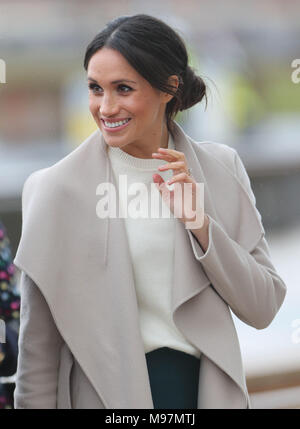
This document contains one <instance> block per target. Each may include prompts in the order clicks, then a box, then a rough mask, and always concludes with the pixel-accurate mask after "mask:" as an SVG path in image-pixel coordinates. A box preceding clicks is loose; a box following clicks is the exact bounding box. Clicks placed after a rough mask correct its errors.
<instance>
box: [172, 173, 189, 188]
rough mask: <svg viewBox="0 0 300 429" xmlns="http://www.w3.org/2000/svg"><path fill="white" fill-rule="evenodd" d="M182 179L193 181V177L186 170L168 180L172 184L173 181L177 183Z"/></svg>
mask: <svg viewBox="0 0 300 429" xmlns="http://www.w3.org/2000/svg"><path fill="white" fill-rule="evenodd" d="M181 181H184V182H189V183H193V180H192V179H191V177H190V176H189V175H188V174H187V173H186V172H184V173H180V174H176V176H173V177H172V179H170V180H168V181H167V184H168V185H170V184H171V183H176V182H181Z"/></svg>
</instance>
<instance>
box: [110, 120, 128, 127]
mask: <svg viewBox="0 0 300 429" xmlns="http://www.w3.org/2000/svg"><path fill="white" fill-rule="evenodd" d="M127 122H129V119H125V120H124V121H119V122H106V121H104V124H105V126H106V127H109V128H115V127H119V126H120V125H124V124H126V123H127Z"/></svg>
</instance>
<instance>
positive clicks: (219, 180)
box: [14, 15, 286, 409]
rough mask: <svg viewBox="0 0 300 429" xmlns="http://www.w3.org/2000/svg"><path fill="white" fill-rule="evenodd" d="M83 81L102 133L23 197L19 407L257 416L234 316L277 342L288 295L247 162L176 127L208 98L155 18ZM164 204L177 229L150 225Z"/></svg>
mask: <svg viewBox="0 0 300 429" xmlns="http://www.w3.org/2000/svg"><path fill="white" fill-rule="evenodd" d="M84 67H85V69H86V71H87V81H88V86H89V102H90V111H91V114H92V115H93V118H94V120H95V122H96V123H97V125H98V129H97V130H96V131H95V132H94V133H93V134H92V135H90V136H89V137H88V138H87V139H86V140H85V141H84V142H83V143H82V144H81V145H80V146H79V147H78V148H76V149H75V150H74V151H73V152H72V153H70V154H69V155H68V156H67V157H65V158H64V159H62V160H61V161H60V162H58V163H56V164H54V165H53V166H51V167H49V168H46V169H43V170H39V171H37V172H35V173H33V174H32V175H31V176H30V177H29V178H28V179H27V180H26V183H25V185H24V189H23V196H22V199H23V226H22V237H21V240H20V243H19V247H18V251H17V255H16V258H15V261H14V262H15V264H16V265H17V266H18V267H19V268H20V270H21V271H22V274H21V282H20V288H21V294H22V307H21V330H20V341H19V348H20V354H19V361H18V370H17V383H16V391H15V406H16V408H157V409H161V408H251V404H250V401H249V395H248V392H247V386H246V382H245V374H244V369H243V364H242V359H241V353H240V348H239V342H238V338H237V334H236V331H235V327H234V323H233V320H232V317H231V314H230V309H231V310H232V311H233V312H234V313H235V314H236V315H237V316H238V317H239V318H240V319H241V320H243V321H244V322H245V323H247V324H248V325H250V326H253V327H254V328H256V329H264V328H266V327H267V326H268V325H269V324H270V323H271V321H272V320H273V319H274V317H275V315H276V313H277V312H278V310H279V308H280V306H281V304H282V302H283V300H284V297H285V294H286V286H285V284H284V283H283V281H282V279H281V278H280V277H279V276H278V274H277V273H276V271H275V268H274V266H273V265H272V263H271V261H270V256H269V250H268V245H267V243H266V240H265V238H264V228H263V225H262V222H261V217H260V214H259V212H258V211H257V209H256V207H255V197H254V195H253V192H252V190H251V186H250V181H249V178H248V176H247V173H246V171H245V168H244V166H243V164H242V162H241V160H240V158H239V156H238V154H237V152H236V151H235V150H233V149H231V148H229V147H228V146H225V145H223V144H217V143H196V142H194V141H193V140H192V139H191V138H190V137H189V136H187V135H186V134H185V133H184V131H183V130H182V128H181V127H180V126H179V125H178V124H177V122H176V121H174V120H173V117H174V115H175V114H176V113H177V112H178V110H185V109H188V108H189V107H191V106H193V105H194V104H196V103H198V102H200V101H201V100H202V99H203V97H204V96H205V95H206V87H205V84H204V82H203V81H202V79H201V78H200V77H199V76H196V75H195V74H194V72H193V71H192V69H191V68H190V67H189V65H188V56H187V51H186V48H185V46H184V43H183V41H182V40H181V39H180V37H179V36H178V35H177V34H176V32H174V30H173V29H171V28H170V27H169V26H168V25H166V24H165V23H163V22H162V21H160V20H159V19H156V18H154V17H151V16H148V15H135V16H124V17H120V18H117V19H115V20H113V21H112V22H110V23H108V24H107V25H106V27H105V28H104V29H103V31H101V32H100V33H99V34H97V35H96V37H95V38H94V39H93V40H92V41H91V43H90V44H89V45H88V47H87V50H86V53H85V59H84ZM160 166H163V167H162V168H160ZM170 179H172V181H173V183H175V184H174V185H173V186H174V189H173V190H172V189H171V188H170V187H169V186H168V184H167V183H166V181H169V180H170ZM138 184H139V185H141V186H140V188H139V189H138V190H139V191H140V193H139V197H140V198H139V201H138V204H137V205H135V203H136V202H137V200H135V201H134V200H131V201H130V204H128V201H127V197H128V194H130V195H135V193H136V190H137V187H136V185H138ZM153 184H155V185H154V186H152V185H153ZM183 184H188V185H190V187H189V188H188V190H190V191H191V192H190V193H189V192H188V191H187V194H185V192H186V190H185V189H183V186H182V185H183ZM198 184H204V207H203V205H202V206H199V205H198V203H199V199H200V198H198V197H199V195H200V196H201V193H200V194H199V193H198V191H197V189H199V186H200V185H199V186H198ZM131 186H133V188H131V191H130V187H131ZM128 187H129V189H128ZM176 189H177V192H175V191H176ZM178 189H179V190H183V191H184V192H183V193H181V192H178ZM149 191H150V195H151V199H152V200H151V202H152V201H153V200H154V199H155V198H157V196H158V197H159V198H160V197H162V198H161V199H160V200H163V201H164V204H163V207H164V208H167V209H168V210H169V211H168V213H169V214H170V215H171V216H169V217H166V216H165V217H163V216H159V217H156V218H155V216H149V215H148V216H144V217H139V218H137V217H138V216H136V214H137V212H138V209H137V206H138V205H139V207H141V206H143V207H147V204H146V203H147V202H148V197H149ZM104 194H105V196H104V199H103V198H102V197H103V195H104ZM185 195H187V196H188V197H189V200H188V199H187V200H186V199H185ZM99 196H101V199H100V197H99ZM156 201H157V200H156ZM186 201H190V203H192V204H193V205H192V209H193V210H195V207H197V208H196V210H195V211H194V212H193V211H192V213H191V212H189V211H188V208H187V207H186V204H187V203H186ZM180 203H182V205H183V206H184V209H186V208H187V210H184V211H180V212H179V211H177V209H176V207H179V206H180ZM116 208H117V209H118V211H115V209H116ZM127 209H128V212H127ZM107 210H108V211H107ZM126 212H127V213H126ZM187 212H188V213H189V215H188V216H187V215H186V213H187ZM116 213H117V216H116V215H115V214H116ZM174 214H176V216H175V215H174ZM172 215H173V216H172ZM177 215H178V216H177Z"/></svg>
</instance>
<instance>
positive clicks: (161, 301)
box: [107, 133, 201, 357]
mask: <svg viewBox="0 0 300 429" xmlns="http://www.w3.org/2000/svg"><path fill="white" fill-rule="evenodd" d="M168 148H170V149H175V146H174V142H173V139H172V136H171V134H170V133H169V141H168ZM107 153H108V156H109V159H110V162H111V166H112V170H113V174H114V177H115V181H116V184H117V186H119V176H120V175H126V179H127V188H128V189H129V187H130V186H131V185H132V184H134V183H142V184H144V185H146V188H138V189H135V190H133V193H132V194H130V195H129V196H127V203H126V197H125V196H124V194H120V196H119V200H120V209H121V210H122V213H123V214H125V212H124V210H125V206H126V204H127V207H128V208H129V206H130V204H131V202H132V201H133V200H135V201H137V200H138V201H139V203H137V202H136V204H134V206H135V207H136V210H137V211H138V210H139V209H140V208H141V204H146V203H147V200H148V208H149V210H147V212H146V213H147V216H146V217H144V218H141V217H139V218H133V217H132V215H131V213H132V212H129V211H128V215H127V216H125V217H124V223H125V229H126V232H127V237H128V244H129V249H130V253H131V259H132V266H133V272H134V281H135V288H136V295H137V302H138V306H139V320H140V330H141V335H142V338H143V342H144V347H145V353H147V352H150V351H152V350H155V349H157V348H159V347H170V348H173V349H177V350H181V351H183V352H185V353H189V354H191V355H194V356H196V357H200V354H201V353H200V351H199V350H198V349H197V348H195V347H194V346H193V345H192V344H191V343H190V342H189V341H188V340H187V339H186V338H185V337H184V336H183V334H182V333H181V332H180V331H179V330H178V329H177V328H176V326H175V324H174V322H173V319H172V312H171V289H172V283H173V264H174V236H175V222H179V220H178V219H176V218H175V217H174V215H173V213H171V212H170V210H169V208H168V206H167V204H166V203H165V202H164V201H163V200H162V198H161V196H160V193H159V191H158V189H157V188H156V187H155V185H152V186H151V183H153V178H152V175H153V174H154V173H158V174H160V175H161V177H162V178H163V179H164V180H165V181H166V180H168V179H170V178H171V177H172V176H173V171H172V170H168V171H163V172H160V171H159V170H157V168H158V166H160V165H163V164H165V163H166V161H164V160H159V159H153V158H151V159H142V158H136V157H133V156H131V155H129V154H127V153H126V152H124V151H123V150H122V149H120V148H118V147H111V146H108V149H107ZM151 188H152V189H153V193H154V194H155V193H156V197H157V199H158V201H159V204H160V208H161V209H160V212H159V217H157V218H154V217H152V215H151V212H150V208H151V200H150V189H151ZM162 205H164V209H163V212H162ZM143 207H147V206H145V205H144V206H143ZM162 213H164V214H163V215H162ZM166 213H167V214H168V216H166ZM199 328H200V327H199Z"/></svg>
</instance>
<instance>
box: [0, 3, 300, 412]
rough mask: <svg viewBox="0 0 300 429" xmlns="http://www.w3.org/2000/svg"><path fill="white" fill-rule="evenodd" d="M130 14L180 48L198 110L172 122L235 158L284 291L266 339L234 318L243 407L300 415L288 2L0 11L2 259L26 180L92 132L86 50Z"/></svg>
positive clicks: (17, 222)
mask: <svg viewBox="0 0 300 429" xmlns="http://www.w3.org/2000/svg"><path fill="white" fill-rule="evenodd" d="M136 13H147V14H150V15H153V16H156V17H158V18H161V19H163V20H164V21H166V22H167V23H168V24H169V25H171V26H173V28H174V29H175V30H177V31H178V32H179V34H180V35H181V36H182V37H183V38H184V40H185V41H186V45H187V48H188V51H189V55H190V64H191V65H192V66H193V67H194V69H196V71H197V72H198V73H199V74H200V75H201V76H202V77H203V78H204V80H205V81H206V83H207V85H208V86H209V98H208V106H207V109H206V110H205V103H201V104H199V105H197V106H194V107H193V108H191V109H190V110H189V111H188V112H183V113H181V114H179V115H178V116H177V118H176V120H177V121H178V122H179V123H180V124H181V125H182V127H183V128H184V130H185V131H186V132H187V133H188V134H189V135H190V136H191V137H192V138H194V139H195V140H197V141H207V140H210V141H216V142H219V143H223V144H227V145H229V146H231V147H234V148H235V149H236V150H237V151H238V153H239V155H240V156H241V158H242V160H243V162H244V164H245V167H246V169H247V171H248V174H249V176H250V179H251V184H252V189H253V191H254V194H255V196H256V203H257V208H258V210H259V211H260V213H261V215H262V218H263V223H264V227H265V230H266V237H267V240H268V243H269V246H270V252H271V257H272V261H273V263H274V265H275V267H276V269H277V271H278V273H279V274H280V275H281V277H282V278H283V280H284V281H285V283H286V285H287V288H288V292H287V296H286V299H285V301H284V303H283V305H282V307H281V309H280V311H279V313H278V315H277V316H276V318H275V320H274V321H273V322H272V324H271V325H270V326H269V327H268V328H267V329H265V330H256V329H255V328H251V327H249V326H248V325H246V324H244V323H243V322H241V321H240V320H239V319H237V318H236V317H235V316H234V315H233V319H234V323H235V326H236V329H237V332H238V336H239V339H240V344H241V352H242V357H243V361H244V365H245V371H246V375H247V385H248V389H249V393H250V398H251V401H252V406H253V408H300V305H299V304H300V283H299V277H298V275H299V270H298V266H299V261H300V198H299V197H300V26H299V19H300V2H299V1H296V0H269V1H266V0H260V1H258V0H251V1H250V0H247V1H243V2H239V1H233V0H227V1H226V2H220V1H217V0H210V1H199V0H185V1H182V0H180V1H179V0H178V1H177V0H164V1H161V0H159V1H157V0H151V2H148V1H146V0H139V1H138V0H109V1H104V0H98V1H96V0H85V1H84V2H83V1H79V0H78V1H77V0H69V1H67V0H60V1H55V0H50V1H49V0H22V1H20V0H19V1H17V0H0V69H1V71H0V82H1V83H0V219H1V220H2V222H3V223H4V224H5V226H6V228H7V232H8V235H9V238H10V241H11V247H12V253H13V255H14V254H15V252H16V249H17V245H18V242H19V239H20V233H21V226H22V219H21V192H22V186H23V184H24V181H25V180H26V178H27V177H28V176H29V175H30V174H31V173H32V172H33V171H35V170H38V169H40V168H44V167H47V166H50V165H52V164H54V163H55V162H57V161H58V160H59V159H61V158H62V157H64V156H65V155H66V154H68V153H69V152H71V151H72V150H73V149H74V148H75V147H77V146H78V145H79V144H80V143H81V142H82V141H83V140H84V139H85V138H86V137H87V136H88V135H89V134H90V133H92V132H93V131H94V130H95V129H96V124H95V123H94V121H93V119H92V116H91V114H90V112H89V109H88V90H87V85H86V81H85V79H86V74H85V70H84V68H83V57H84V53H85V49H86V46H87V44H88V43H89V42H90V40H91V39H92V38H93V37H94V35H95V34H96V33H97V32H98V31H100V30H101V29H102V28H103V26H104V25H105V24H106V22H108V21H109V20H111V19H113V18H115V17H116V16H119V15H133V14H136ZM297 59H298V61H295V60H297ZM1 60H3V61H1ZM297 66H298V69H299V71H297ZM298 81H299V82H298ZM245 227H246V226H245ZM2 381H5V380H2Z"/></svg>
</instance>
